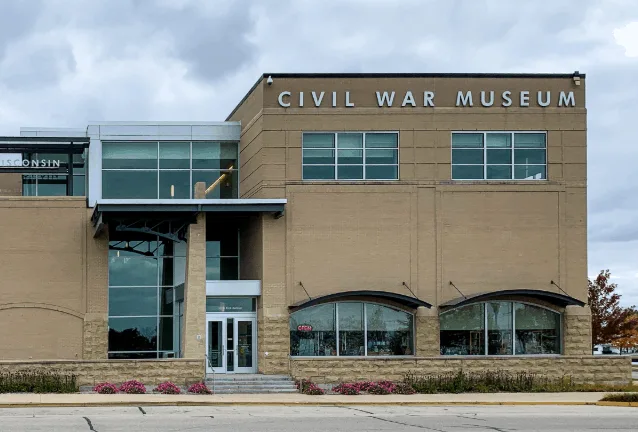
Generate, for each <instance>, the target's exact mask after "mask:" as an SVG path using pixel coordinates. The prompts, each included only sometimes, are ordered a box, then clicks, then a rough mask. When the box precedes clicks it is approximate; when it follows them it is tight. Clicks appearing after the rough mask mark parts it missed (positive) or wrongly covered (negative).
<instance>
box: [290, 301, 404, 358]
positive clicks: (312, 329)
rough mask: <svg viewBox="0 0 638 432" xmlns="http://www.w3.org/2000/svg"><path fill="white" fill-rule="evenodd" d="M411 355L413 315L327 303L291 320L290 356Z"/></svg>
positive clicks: (384, 308) (379, 307)
mask: <svg viewBox="0 0 638 432" xmlns="http://www.w3.org/2000/svg"><path fill="white" fill-rule="evenodd" d="M413 353H414V318H413V315H412V314H410V313H408V312H404V311H401V310H398V309H394V308H391V307H389V306H385V305H381V304H376V303H362V302H339V303H326V304H321V305H317V306H312V307H308V308H306V309H302V310H299V311H297V312H294V313H293V314H292V315H291V316H290V354H291V355H293V356H310V357H324V356H396V355H412V354H413Z"/></svg>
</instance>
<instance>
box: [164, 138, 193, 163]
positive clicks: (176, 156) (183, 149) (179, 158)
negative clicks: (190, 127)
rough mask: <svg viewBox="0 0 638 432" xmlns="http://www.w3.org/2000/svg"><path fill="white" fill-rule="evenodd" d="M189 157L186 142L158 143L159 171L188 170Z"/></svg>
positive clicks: (188, 147)
mask: <svg viewBox="0 0 638 432" xmlns="http://www.w3.org/2000/svg"><path fill="white" fill-rule="evenodd" d="M190 157H191V149H190V144H189V143H188V142H160V143H159V169H190V167H191V161H190Z"/></svg>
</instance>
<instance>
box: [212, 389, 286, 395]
mask: <svg viewBox="0 0 638 432" xmlns="http://www.w3.org/2000/svg"><path fill="white" fill-rule="evenodd" d="M240 393H241V394H262V393H297V389H296V388H294V389H276V390H270V389H250V388H242V389H231V390H226V389H219V390H218V389H217V388H216V389H215V391H214V394H240Z"/></svg>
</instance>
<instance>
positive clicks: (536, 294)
mask: <svg viewBox="0 0 638 432" xmlns="http://www.w3.org/2000/svg"><path fill="white" fill-rule="evenodd" d="M512 296H517V297H531V298H534V299H537V300H543V301H546V302H548V303H551V304H553V305H555V306H560V307H565V306H585V303H584V302H582V301H580V300H578V299H577V298H574V297H570V296H568V295H565V294H559V293H555V292H551V291H543V290H530V289H512V290H502V291H493V292H488V293H479V294H471V295H469V296H465V297H457V298H455V299H454V300H450V301H447V302H445V303H442V304H440V305H439V307H442V308H447V307H459V306H464V305H467V304H470V303H476V302H481V301H489V300H497V299H499V298H502V297H512Z"/></svg>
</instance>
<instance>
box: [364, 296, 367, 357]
mask: <svg viewBox="0 0 638 432" xmlns="http://www.w3.org/2000/svg"><path fill="white" fill-rule="evenodd" d="M363 348H364V349H363V355H364V356H365V357H367V356H368V308H367V304H366V303H365V302H364V303H363Z"/></svg>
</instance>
